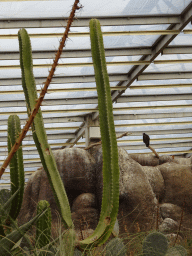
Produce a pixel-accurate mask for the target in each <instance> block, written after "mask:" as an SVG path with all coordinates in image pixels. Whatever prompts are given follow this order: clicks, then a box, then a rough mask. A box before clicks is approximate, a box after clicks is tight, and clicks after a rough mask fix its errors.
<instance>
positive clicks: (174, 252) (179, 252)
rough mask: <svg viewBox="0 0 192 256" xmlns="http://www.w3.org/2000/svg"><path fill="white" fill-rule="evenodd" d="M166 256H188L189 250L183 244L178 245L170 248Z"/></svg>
mask: <svg viewBox="0 0 192 256" xmlns="http://www.w3.org/2000/svg"><path fill="white" fill-rule="evenodd" d="M166 256H187V250H186V249H185V248H184V247H183V246H181V245H176V246H174V247H171V248H169V249H168V251H167V253H166Z"/></svg>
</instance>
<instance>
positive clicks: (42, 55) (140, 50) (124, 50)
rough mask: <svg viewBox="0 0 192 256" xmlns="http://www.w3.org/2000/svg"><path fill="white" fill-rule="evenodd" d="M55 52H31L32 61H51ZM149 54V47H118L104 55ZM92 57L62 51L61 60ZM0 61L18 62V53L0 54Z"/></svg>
mask: <svg viewBox="0 0 192 256" xmlns="http://www.w3.org/2000/svg"><path fill="white" fill-rule="evenodd" d="M55 53H56V51H55V50H51V49H50V50H49V51H45V50H42V51H35V50H34V51H33V52H32V55H33V59H53V58H54V57H55ZM147 54H151V49H150V47H119V48H115V49H114V48H106V49H105V55H106V56H107V57H110V56H135V55H147ZM86 57H92V55H91V50H90V49H78V50H77V49H63V51H62V54H61V58H86ZM0 60H19V52H18V51H14V52H11V51H6V52H0Z"/></svg>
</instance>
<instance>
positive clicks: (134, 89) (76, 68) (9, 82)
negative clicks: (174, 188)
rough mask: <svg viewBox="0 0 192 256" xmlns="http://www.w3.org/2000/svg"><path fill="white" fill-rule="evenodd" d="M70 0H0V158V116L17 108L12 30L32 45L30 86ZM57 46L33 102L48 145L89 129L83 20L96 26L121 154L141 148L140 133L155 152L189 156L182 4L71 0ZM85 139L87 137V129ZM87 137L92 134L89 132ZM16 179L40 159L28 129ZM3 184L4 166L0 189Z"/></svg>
mask: <svg viewBox="0 0 192 256" xmlns="http://www.w3.org/2000/svg"><path fill="white" fill-rule="evenodd" d="M73 2H74V1H73V0H64V1H1V2H0V10H1V15H0V28H1V29H0V74H1V75H0V112H1V114H0V162H1V164H2V163H3V162H4V160H5V158H6V157H7V154H8V153H7V119H8V117H9V115H10V114H17V115H18V116H19V117H20V120H21V124H22V127H23V125H24V124H25V123H26V119H27V112H26V103H25V97H24V94H23V90H22V85H21V71H20V63H19V44H18V39H17V33H18V30H19V29H20V28H26V29H27V31H28V33H29V35H30V38H31V44H32V51H33V65H34V75H35V80H36V85H37V89H38V91H40V90H41V88H42V86H43V83H44V82H45V80H46V77H47V75H48V72H49V70H50V67H51V64H52V62H53V58H54V56H55V53H56V51H57V48H58V46H59V40H60V38H61V37H62V34H63V32H64V28H65V26H66V24H67V20H68V16H69V14H70V11H71V8H72V5H73ZM80 4H81V5H82V6H83V8H81V9H80V10H78V11H77V13H76V16H75V17H76V18H75V20H74V22H73V24H72V28H71V31H70V34H69V38H68V40H67V42H66V47H65V48H64V49H63V53H62V58H61V59H60V61H59V65H58V67H57V69H56V73H55V76H54V78H53V80H52V82H51V84H50V86H49V89H48V93H47V95H46V96H45V100H44V102H43V104H42V107H41V109H42V111H43V117H44V123H45V128H46V131H47V136H48V141H49V144H50V145H51V148H52V149H58V148H65V147H73V146H75V147H81V148H84V147H86V146H87V145H89V142H90V138H91V136H92V135H91V131H90V127H94V126H96V127H98V117H99V114H98V109H97V91H96V85H95V78H94V70H93V65H92V58H91V50H90V38H89V21H90V19H91V18H97V19H98V20H99V21H100V23H101V26H102V31H103V38H104V46H105V54H106V61H107V68H108V74H109V79H110V86H111V94H112V100H113V107H114V121H115V126H116V132H117V136H119V135H121V134H122V133H124V132H126V131H127V132H129V133H130V134H129V135H128V136H124V137H122V138H121V139H119V140H118V145H119V146H122V147H124V148H125V149H126V150H127V151H128V153H142V154H143V153H150V150H149V149H148V148H146V146H145V145H144V143H143V139H142V136H143V132H145V133H147V134H148V135H149V136H150V139H151V145H152V146H153V147H154V148H155V149H156V151H157V152H158V153H159V154H169V155H187V156H189V155H190V154H191V152H192V150H191V149H192V141H191V138H192V113H191V110H192V104H191V103H192V67H191V63H192V25H191V20H192V1H189V0H183V1H179V0H126V1H125V0H119V1H112V0H102V1H101V0H97V1H91V0H89V1H88V0H81V1H80ZM93 137H94V135H93ZM95 137H96V136H95ZM23 154H24V166H25V173H26V175H25V177H26V181H27V179H28V178H29V176H30V175H31V173H33V172H34V171H35V170H36V169H37V168H38V167H39V166H41V162H40V159H39V155H38V153H37V150H36V147H35V145H34V142H33V139H32V132H31V130H30V131H29V132H28V134H27V136H26V138H25V139H24V141H23ZM9 186H10V176H9V168H7V170H6V172H5V173H4V174H3V176H2V179H1V181H0V188H7V187H9Z"/></svg>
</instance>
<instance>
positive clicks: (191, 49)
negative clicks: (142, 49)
mask: <svg viewBox="0 0 192 256" xmlns="http://www.w3.org/2000/svg"><path fill="white" fill-rule="evenodd" d="M164 54H192V46H191V45H170V46H168V47H167V48H165V49H163V51H162V55H164Z"/></svg>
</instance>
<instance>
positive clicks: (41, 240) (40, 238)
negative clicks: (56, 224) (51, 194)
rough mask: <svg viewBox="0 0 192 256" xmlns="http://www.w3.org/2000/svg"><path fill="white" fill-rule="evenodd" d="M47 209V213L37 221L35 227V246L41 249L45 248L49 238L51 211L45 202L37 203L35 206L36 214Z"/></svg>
mask: <svg viewBox="0 0 192 256" xmlns="http://www.w3.org/2000/svg"><path fill="white" fill-rule="evenodd" d="M46 208H47V212H46V213H45V214H44V215H43V216H42V217H40V218H39V219H38V221H37V226H36V246H37V248H42V247H43V246H46V245H47V244H48V243H49V241H50V237H51V209H50V205H49V203H48V202H47V201H46V200H41V201H39V203H38V205H37V214H39V213H41V212H42V211H43V210H45V209H46Z"/></svg>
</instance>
